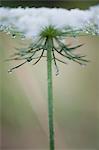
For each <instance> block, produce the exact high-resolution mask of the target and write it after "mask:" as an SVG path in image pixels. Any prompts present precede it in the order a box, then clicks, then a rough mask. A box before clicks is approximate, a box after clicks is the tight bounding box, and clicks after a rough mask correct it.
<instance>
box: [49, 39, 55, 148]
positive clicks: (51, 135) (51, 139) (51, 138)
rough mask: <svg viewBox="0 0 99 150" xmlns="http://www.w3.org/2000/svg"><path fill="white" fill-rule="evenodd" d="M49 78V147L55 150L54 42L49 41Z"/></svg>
mask: <svg viewBox="0 0 99 150" xmlns="http://www.w3.org/2000/svg"><path fill="white" fill-rule="evenodd" d="M47 77H48V80H47V82H48V119H49V145H50V150H54V148H55V145H54V123H53V85H52V40H51V39H50V38H49V39H48V40H47Z"/></svg>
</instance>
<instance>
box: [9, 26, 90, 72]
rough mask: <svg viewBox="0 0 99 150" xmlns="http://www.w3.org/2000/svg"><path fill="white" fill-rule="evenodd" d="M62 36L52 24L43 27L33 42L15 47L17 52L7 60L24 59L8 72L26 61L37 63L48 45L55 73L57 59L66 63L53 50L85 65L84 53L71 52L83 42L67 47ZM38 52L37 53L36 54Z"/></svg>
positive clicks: (57, 70)
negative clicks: (24, 46) (25, 45)
mask: <svg viewBox="0 0 99 150" xmlns="http://www.w3.org/2000/svg"><path fill="white" fill-rule="evenodd" d="M69 32H70V31H69ZM67 33H68V32H67ZM70 34H71V33H70ZM63 37H64V33H63V32H61V31H60V30H59V29H56V28H54V27H52V26H49V27H46V28H44V29H43V30H42V31H41V33H40V36H39V38H38V39H37V40H36V41H35V42H33V43H31V44H30V45H29V47H27V48H21V49H17V50H18V52H17V53H15V54H14V55H13V57H12V58H11V59H8V60H24V62H22V63H21V64H19V65H17V66H15V67H13V68H11V69H10V70H9V71H8V72H12V71H13V70H14V69H16V68H19V67H20V66H22V65H24V64H25V63H27V62H32V61H35V62H34V63H33V65H35V64H37V63H38V62H39V61H40V60H41V58H44V57H47V56H46V55H45V54H44V52H47V50H48V47H50V50H51V53H52V60H53V62H54V64H55V67H56V74H58V73H59V69H58V66H57V61H59V62H61V63H64V64H67V63H66V62H65V61H63V60H61V59H59V58H57V57H56V55H55V52H56V53H58V54H60V55H61V56H62V57H65V58H67V59H69V60H72V61H74V62H76V63H78V64H80V65H83V66H84V65H86V62H88V60H86V59H84V57H85V56H84V55H83V56H82V55H77V54H74V53H73V50H75V49H77V48H79V47H81V46H82V45H83V44H79V45H77V46H74V47H68V46H67V45H66V44H65V43H64V42H62V38H63ZM49 40H50V45H49ZM38 52H39V55H37V56H36V54H37V53H38Z"/></svg>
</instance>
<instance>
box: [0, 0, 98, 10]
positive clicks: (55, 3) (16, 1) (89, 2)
mask: <svg viewBox="0 0 99 150" xmlns="http://www.w3.org/2000/svg"><path fill="white" fill-rule="evenodd" d="M97 4H99V1H98V0H21V1H20V0H1V6H4V7H18V6H21V7H27V6H28V7H61V8H67V9H72V8H80V9H88V8H89V7H90V6H93V5H97Z"/></svg>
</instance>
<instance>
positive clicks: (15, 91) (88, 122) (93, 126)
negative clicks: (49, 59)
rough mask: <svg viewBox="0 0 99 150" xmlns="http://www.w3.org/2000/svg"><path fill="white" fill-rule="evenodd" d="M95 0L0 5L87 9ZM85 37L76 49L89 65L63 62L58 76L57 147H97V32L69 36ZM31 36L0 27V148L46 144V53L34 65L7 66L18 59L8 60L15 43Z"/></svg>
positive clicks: (43, 147) (41, 148) (38, 148)
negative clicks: (17, 35)
mask: <svg viewBox="0 0 99 150" xmlns="http://www.w3.org/2000/svg"><path fill="white" fill-rule="evenodd" d="M97 3H98V2H97V1H86V2H85V1H84V2H83V1H70V2H69V1H68V2H65V1H53V2H51V1H50V2H49V3H48V2H47V1H37V2H35V1H32V2H31V3H30V1H29V2H26V1H20V2H18V1H13V2H12V1H1V4H2V5H1V6H9V7H17V6H19V5H21V6H23V7H25V6H30V7H32V6H35V7H40V6H47V7H65V8H68V9H69V8H75V7H78V8H82V9H86V8H88V7H89V6H91V5H95V4H97ZM67 41H68V43H71V44H78V43H85V44H84V46H83V47H81V48H79V49H78V50H77V53H82V54H85V55H86V57H87V58H88V59H89V60H90V63H88V65H87V66H86V67H81V66H79V65H78V64H75V63H72V62H68V61H67V62H68V65H64V64H60V63H58V65H59V68H60V74H59V76H55V68H54V66H53V86H54V115H55V116H54V117H55V144H56V150H98V149H99V102H98V100H99V69H98V68H99V67H98V66H99V59H98V56H99V37H95V36H94V37H93V36H89V37H87V36H85V37H79V38H76V39H74V38H73V39H70V38H69V39H67ZM29 43H30V41H24V40H23V41H22V40H20V39H18V38H17V39H12V38H11V37H10V36H9V35H6V34H4V33H0V103H1V105H0V110H1V113H0V121H1V128H0V129H1V130H0V134H1V140H0V141H1V147H0V148H1V149H0V150H23V149H25V150H31V149H32V150H48V147H49V145H48V117H47V116H48V114H47V76H46V59H42V61H41V62H40V63H38V64H37V65H35V66H33V65H32V64H26V65H24V66H23V67H21V68H19V69H16V70H15V71H14V72H13V73H12V74H8V72H7V70H8V69H9V68H11V67H12V66H14V65H16V64H19V63H20V62H18V61H16V62H13V61H11V62H5V61H4V60H5V59H7V58H9V56H10V55H12V54H13V53H14V52H15V48H16V47H24V46H27V45H28V44H29Z"/></svg>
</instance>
